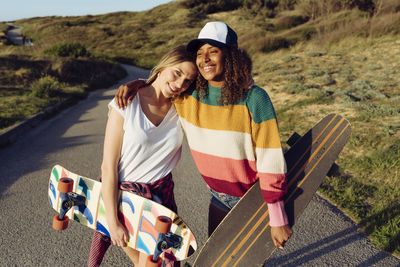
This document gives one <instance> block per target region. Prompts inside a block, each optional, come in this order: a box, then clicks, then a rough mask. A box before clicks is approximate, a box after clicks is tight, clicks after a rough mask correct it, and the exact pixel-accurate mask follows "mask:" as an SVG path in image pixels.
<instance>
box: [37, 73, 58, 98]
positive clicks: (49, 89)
mask: <svg viewBox="0 0 400 267" xmlns="http://www.w3.org/2000/svg"><path fill="white" fill-rule="evenodd" d="M60 88H61V84H60V83H59V82H58V81H57V80H56V79H55V78H54V77H51V76H44V77H42V78H40V79H39V80H37V81H35V82H34V83H33V85H32V96H36V97H39V98H46V97H55V96H57V95H58V94H59V92H60Z"/></svg>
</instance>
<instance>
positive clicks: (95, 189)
mask: <svg viewBox="0 0 400 267" xmlns="http://www.w3.org/2000/svg"><path fill="white" fill-rule="evenodd" d="M61 178H70V179H72V180H73V181H74V183H73V189H72V192H75V193H77V194H78V195H79V196H84V205H79V206H73V207H72V208H71V209H70V210H69V211H68V212H67V213H66V215H67V216H68V217H69V219H70V220H74V221H76V222H79V223H80V224H83V225H86V226H87V227H89V228H92V229H94V230H97V231H98V232H100V233H103V234H104V235H107V236H110V234H109V231H108V226H107V221H106V211H105V208H104V202H103V198H102V195H101V193H100V190H101V182H98V181H96V180H92V179H90V178H86V177H83V176H80V175H77V174H74V173H72V172H70V171H68V170H66V169H65V168H63V167H61V166H59V165H56V166H54V167H53V169H52V171H51V175H50V181H49V201H50V205H51V206H52V207H53V209H54V210H56V211H57V212H58V213H60V210H61V207H60V206H61V194H60V192H59V191H58V190H57V188H58V183H59V181H60V179H61ZM119 199H120V206H119V214H118V216H119V218H120V221H121V223H123V224H124V226H125V227H126V228H127V230H128V232H129V242H128V244H127V245H128V246H130V247H132V248H134V249H136V250H139V251H141V252H143V253H146V254H147V255H152V254H154V250H155V246H156V243H157V238H158V235H159V233H158V232H157V231H156V230H155V222H156V218H157V217H158V216H166V217H169V218H170V219H171V220H172V225H171V228H170V233H172V234H174V235H177V236H180V237H181V238H182V241H181V242H180V246H179V248H170V249H169V250H170V251H171V252H172V254H173V255H174V256H175V258H176V260H177V261H181V260H184V259H185V258H187V257H189V256H190V255H192V254H193V253H194V251H195V250H196V249H197V244H196V239H195V237H194V235H193V233H192V232H191V230H190V229H189V227H188V226H187V225H186V224H185V223H184V222H183V220H182V219H181V218H180V217H179V216H178V215H177V214H176V213H174V212H173V211H171V210H169V209H168V208H166V207H164V206H163V205H161V204H159V203H156V202H154V201H152V200H149V199H147V198H144V197H141V196H139V195H136V194H133V193H131V192H127V191H123V190H119ZM163 255H164V253H163V254H162V255H161V257H162V258H163Z"/></svg>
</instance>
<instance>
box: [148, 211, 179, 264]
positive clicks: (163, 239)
mask: <svg viewBox="0 0 400 267" xmlns="http://www.w3.org/2000/svg"><path fill="white" fill-rule="evenodd" d="M171 224H172V221H171V219H170V218H169V217H165V216H158V217H157V220H156V224H155V229H156V231H157V232H159V234H158V238H157V245H156V248H155V250H154V255H150V256H149V257H148V261H147V265H146V266H160V261H161V258H160V255H161V253H163V252H164V251H165V250H167V249H169V248H179V247H180V246H181V244H182V237H180V236H179V235H175V234H173V233H172V232H170V231H169V230H170V229H171Z"/></svg>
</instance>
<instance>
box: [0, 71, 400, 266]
mask: <svg viewBox="0 0 400 267" xmlns="http://www.w3.org/2000/svg"><path fill="white" fill-rule="evenodd" d="M128 71H129V72H130V73H131V76H130V77H128V78H127V79H125V80H130V79H134V78H137V77H147V72H146V71H143V70H140V69H138V68H134V67H128ZM121 82H124V81H121ZM117 86H118V85H116V86H114V87H113V88H117ZM114 93H115V90H114V89H107V90H99V91H96V92H93V93H91V95H90V96H89V97H88V98H87V99H85V100H82V101H81V102H79V103H78V104H77V105H75V106H73V107H71V108H69V109H67V110H64V111H63V112H61V113H60V114H58V115H56V116H55V117H53V118H51V119H49V120H46V121H43V122H42V123H41V124H40V125H39V126H37V127H36V128H33V129H32V130H30V131H29V132H28V133H26V134H25V135H23V136H22V137H20V138H19V140H18V141H17V142H15V143H14V144H12V145H9V146H8V147H5V148H2V149H0V266H53V265H57V266H85V265H86V262H87V257H88V254H89V247H90V241H91V235H92V230H90V229H88V228H86V227H84V226H82V225H80V224H78V223H75V222H72V223H70V226H69V228H68V229H67V230H65V231H62V232H57V231H54V230H52V228H51V222H52V217H53V216H54V215H55V212H54V210H53V209H52V208H51V207H50V204H49V202H48V197H47V187H48V179H49V176H50V170H51V168H52V166H54V165H55V164H61V165H62V166H64V167H66V168H68V169H70V170H71V171H73V172H76V173H79V174H81V175H84V176H88V177H92V178H96V177H99V175H100V164H101V159H102V144H103V138H104V129H105V123H106V119H107V103H108V102H109V101H110V100H111V99H112V97H113V95H114ZM174 180H175V196H176V201H177V204H178V209H179V213H180V215H181V216H182V217H183V218H184V219H185V221H186V222H187V224H188V225H189V226H191V228H192V230H193V231H194V233H195V235H196V237H197V240H198V243H199V246H201V245H202V244H204V242H205V241H206V238H207V236H206V233H207V220H208V218H207V216H208V214H207V208H208V201H209V193H208V191H207V188H206V185H205V183H204V182H203V180H202V179H201V178H200V176H199V174H198V173H197V170H196V168H195V166H194V163H193V160H192V158H191V156H190V154H189V153H188V149H187V147H186V146H184V150H183V154H182V160H181V161H180V163H179V165H178V167H177V168H176V170H175V171H174ZM294 231H295V233H294V235H293V237H292V238H291V239H290V240H289V241H288V243H287V244H286V246H285V249H284V250H277V251H276V252H275V253H274V254H273V256H272V257H271V258H270V260H269V261H268V262H267V264H268V266H400V260H399V259H397V258H395V257H393V256H391V255H390V254H387V253H385V252H382V251H381V250H379V249H377V248H375V247H374V246H373V245H372V244H371V242H370V241H369V240H368V239H367V238H366V237H365V235H364V234H363V233H361V232H360V231H359V230H358V228H357V226H355V225H354V223H352V221H350V220H349V219H348V218H347V217H346V216H344V215H343V214H342V213H341V212H340V211H338V210H337V209H336V208H335V207H333V206H332V205H330V204H329V203H328V202H327V201H325V200H323V199H322V198H320V197H318V196H316V197H315V198H314V199H313V201H312V202H311V203H310V205H309V206H308V207H307V209H306V211H305V212H304V213H303V216H302V217H301V219H300V221H299V223H298V224H297V225H296V226H295V227H294ZM193 261H194V257H193V256H192V257H191V258H189V259H188V261H187V262H188V263H192V262H193ZM129 263H130V262H129V260H128V258H127V257H126V256H125V255H124V254H123V252H122V251H121V250H120V249H119V248H117V247H111V248H110V249H109V251H108V252H107V254H106V256H105V259H104V262H103V266H129ZM247 266H248V267H250V266H251V264H247ZM205 267H207V266H205Z"/></svg>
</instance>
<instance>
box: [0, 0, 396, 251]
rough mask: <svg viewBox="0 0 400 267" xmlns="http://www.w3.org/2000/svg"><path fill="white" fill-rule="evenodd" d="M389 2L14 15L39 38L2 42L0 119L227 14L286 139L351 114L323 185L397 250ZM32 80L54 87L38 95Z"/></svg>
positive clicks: (13, 117) (142, 57) (83, 86)
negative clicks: (316, 13)
mask: <svg viewBox="0 0 400 267" xmlns="http://www.w3.org/2000/svg"><path fill="white" fill-rule="evenodd" d="M300 2H301V1H300ZM325 2H326V3H328V2H329V1H325ZM325 2H324V3H325ZM385 3H386V6H385V7H383V8H381V9H379V10H378V11H379V12H378V11H375V13H374V14H373V16H372V17H369V15H368V13H366V12H361V11H359V10H357V9H353V10H349V9H347V10H339V11H338V12H333V13H330V14H325V15H323V16H321V17H316V18H314V19H309V18H307V16H305V15H304V14H303V13H301V12H302V11H301V9H300V8H298V7H297V6H295V7H294V9H293V10H281V12H280V11H279V9H277V10H275V11H268V12H260V13H257V12H255V11H254V10H246V9H238V10H233V11H225V12H218V13H213V14H198V13H195V12H194V11H193V10H189V9H186V8H183V7H182V5H181V4H180V3H179V1H173V2H170V3H168V4H165V5H161V6H159V7H156V8H154V9H152V10H149V11H144V12H118V13H111V14H105V15H99V16H82V17H45V18H33V19H27V20H21V21H18V22H17V23H16V24H17V25H20V26H23V32H24V34H25V35H26V36H28V37H30V38H32V39H33V40H34V43H35V45H34V46H33V47H23V48H22V47H16V46H10V45H0V63H1V64H0V96H1V101H0V118H1V120H0V123H1V125H3V127H4V125H6V126H7V125H10V124H12V123H14V122H15V121H18V120H21V119H23V118H24V117H26V116H29V115H30V114H34V113H35V112H37V111H39V110H40V109H42V108H44V107H45V106H48V105H51V104H54V103H56V102H58V101H62V99H63V97H68V96H69V95H71V94H72V95H77V96H79V95H81V94H85V93H86V92H87V88H98V87H101V85H104V84H105V83H112V82H113V81H115V80H116V79H118V77H120V74H118V73H120V72H119V71H118V70H116V68H117V67H115V65H114V64H113V63H112V61H119V62H124V63H130V64H134V65H137V66H141V67H145V68H151V67H153V66H154V64H155V63H156V62H157V61H158V59H159V58H160V57H161V56H162V55H163V54H164V53H165V52H166V51H167V50H168V49H170V48H172V47H174V46H177V45H180V44H184V43H186V42H187V41H188V40H190V39H193V38H195V37H196V36H197V33H198V31H199V30H200V29H201V27H202V26H203V25H204V23H205V22H206V21H211V20H220V21H225V22H227V23H228V24H229V25H230V26H232V27H233V28H234V29H235V30H236V31H237V33H238V36H239V44H240V46H241V47H243V48H245V49H246V50H247V51H248V52H249V53H250V54H251V55H252V58H253V77H254V80H255V82H256V84H257V85H260V86H262V87H264V88H266V90H267V91H268V93H269V94H270V96H271V99H272V100H273V102H274V105H275V108H276V111H277V115H278V120H279V125H280V131H281V136H282V141H286V140H287V139H288V138H289V137H290V136H291V134H292V133H293V132H294V131H297V132H298V133H305V131H306V129H308V128H310V127H312V126H313V125H314V124H315V123H316V122H317V121H319V120H320V119H321V118H322V117H324V116H325V115H327V114H329V113H333V112H335V113H340V114H341V115H343V116H344V117H345V118H347V119H348V120H349V121H350V122H351V124H352V136H351V138H350V140H349V142H348V143H347V145H346V146H345V148H344V150H343V151H342V153H341V154H340V157H339V159H338V160H337V163H338V164H339V165H340V167H341V168H342V169H343V170H344V171H343V172H342V174H341V175H340V176H339V177H327V178H326V179H325V181H324V183H323V185H322V186H321V188H320V190H319V192H320V193H321V194H322V195H324V196H325V197H326V198H328V199H329V200H331V201H332V202H333V203H335V204H336V205H337V206H338V207H339V208H340V209H342V210H343V211H344V212H345V213H346V214H348V215H349V216H350V217H351V218H352V219H353V220H354V221H355V222H356V223H358V224H359V225H360V226H361V227H362V229H364V231H365V232H366V233H367V234H368V236H369V237H370V238H371V239H372V240H373V242H374V243H375V244H376V245H377V246H378V247H380V248H382V249H384V250H386V251H388V252H391V253H393V254H394V255H397V256H400V241H399V240H400V168H399V165H400V162H399V159H400V155H399V154H400V152H399V150H400V148H399V144H400V115H399V114H400V88H399V84H400V75H399V72H400V64H398V62H400V37H399V35H398V34H399V29H400V12H394V10H396V8H398V7H400V1H398V0H390V1H389V0H388V1H386V2H385ZM303 8H304V6H303ZM399 10H400V9H399ZM378 13H379V14H378ZM3 29H7V27H6V25H2V24H0V30H1V31H3ZM0 39H1V36H0ZM77 43H79V45H75V46H74V47H78V48H82V47H84V48H85V54H86V53H87V55H86V56H84V57H79V55H78V56H77V58H74V56H70V57H61V56H60V55H61V54H62V53H60V52H61V51H64V50H68V51H69V49H70V47H71V46H68V45H67V46H66V45H65V44H77ZM66 48H68V49H66ZM46 51H47V53H46ZM49 51H52V52H50V55H49ZM54 51H56V53H54ZM67 54H70V53H67ZM71 55H75V53H72V54H71ZM99 62H101V63H99ZM100 65H101V66H100ZM104 70H107V71H106V72H104ZM110 70H113V71H110ZM81 73H86V75H83V76H84V77H82V75H81ZM96 73H97V74H99V73H100V75H97V76H96V75H94V74H96ZM104 73H107V74H111V73H112V74H111V75H108V77H109V78H107V79H106V81H102V80H100V79H99V78H100V77H99V76H104V75H103V74H104ZM37 86H38V87H39V88H42V89H39V91H40V90H42V91H46V89H45V88H54V87H56V88H59V92H58V93H57V94H55V95H52V94H51V93H50V94H48V95H47V96H46V97H38V96H37V95H36V96H35V95H34V94H33V93H32V90H34V88H35V87H37ZM37 90H38V89H37ZM50 91H51V90H50ZM1 125H0V126H1ZM285 148H287V147H285Z"/></svg>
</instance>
